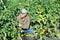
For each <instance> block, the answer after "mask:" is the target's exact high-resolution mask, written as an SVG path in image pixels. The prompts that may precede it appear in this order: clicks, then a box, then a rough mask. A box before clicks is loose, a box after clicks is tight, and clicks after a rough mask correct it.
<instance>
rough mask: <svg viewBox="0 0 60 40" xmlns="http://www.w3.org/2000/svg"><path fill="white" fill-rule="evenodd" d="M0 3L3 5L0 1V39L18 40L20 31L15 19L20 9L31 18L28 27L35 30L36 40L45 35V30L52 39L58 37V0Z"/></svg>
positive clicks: (59, 22) (18, 0)
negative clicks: (23, 9) (25, 10)
mask: <svg viewBox="0 0 60 40" xmlns="http://www.w3.org/2000/svg"><path fill="white" fill-rule="evenodd" d="M2 1H3V3H2V2H1V1H0V39H2V40H11V39H12V40H19V38H20V36H21V31H22V30H21V28H20V27H19V26H18V23H17V21H16V17H17V16H18V15H19V14H20V10H21V9H22V8H26V9H27V10H28V15H29V16H30V17H31V24H30V26H31V28H33V29H34V30H35V36H36V38H37V39H38V38H40V37H41V36H43V35H45V31H46V30H48V32H50V35H51V36H52V37H54V36H55V35H57V34H58V35H60V31H59V30H60V29H58V27H60V0H2ZM5 6H6V8H5ZM57 30H58V31H57ZM58 35H57V36H58ZM58 37H60V36H58Z"/></svg>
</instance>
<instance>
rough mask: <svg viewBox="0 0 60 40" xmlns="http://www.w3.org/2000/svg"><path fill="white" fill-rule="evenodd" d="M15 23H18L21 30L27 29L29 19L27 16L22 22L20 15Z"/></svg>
mask: <svg viewBox="0 0 60 40" xmlns="http://www.w3.org/2000/svg"><path fill="white" fill-rule="evenodd" d="M17 21H18V22H19V25H20V27H21V28H23V29H28V28H29V25H30V18H29V16H26V18H25V20H24V21H23V20H22V19H21V17H20V15H19V16H18V17H17Z"/></svg>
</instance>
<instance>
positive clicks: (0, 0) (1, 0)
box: [0, 0, 6, 9]
mask: <svg viewBox="0 0 60 40" xmlns="http://www.w3.org/2000/svg"><path fill="white" fill-rule="evenodd" d="M0 2H1V3H2V4H3V5H4V3H3V0H0ZM4 9H6V6H5V5H4Z"/></svg>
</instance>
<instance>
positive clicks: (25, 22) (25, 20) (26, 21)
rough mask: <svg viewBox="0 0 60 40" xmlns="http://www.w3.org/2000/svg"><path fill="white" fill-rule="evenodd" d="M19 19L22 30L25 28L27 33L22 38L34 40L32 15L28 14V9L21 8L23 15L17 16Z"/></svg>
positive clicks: (23, 39)
mask: <svg viewBox="0 0 60 40" xmlns="http://www.w3.org/2000/svg"><path fill="white" fill-rule="evenodd" d="M17 21H18V22H19V26H20V27H21V28H22V30H24V34H25V35H24V36H23V37H22V40H34V36H33V34H34V30H33V29H31V28H30V17H29V16H28V15H27V10H26V9H22V10H21V15H19V16H18V17H17Z"/></svg>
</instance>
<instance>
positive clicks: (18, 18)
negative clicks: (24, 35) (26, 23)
mask: <svg viewBox="0 0 60 40" xmlns="http://www.w3.org/2000/svg"><path fill="white" fill-rule="evenodd" d="M17 21H18V23H19V26H21V23H20V21H21V20H20V15H19V16H18V17H17Z"/></svg>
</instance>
